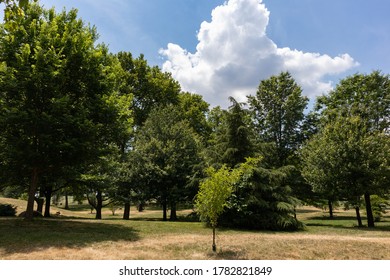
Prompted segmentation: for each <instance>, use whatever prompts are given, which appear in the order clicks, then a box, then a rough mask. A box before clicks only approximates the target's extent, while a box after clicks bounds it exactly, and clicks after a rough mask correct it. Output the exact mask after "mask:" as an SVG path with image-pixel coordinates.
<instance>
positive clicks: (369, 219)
mask: <svg viewBox="0 0 390 280" xmlns="http://www.w3.org/2000/svg"><path fill="white" fill-rule="evenodd" d="M364 200H365V202H366V212H367V225H368V227H375V222H374V215H373V214H372V206H371V197H370V194H369V193H368V192H366V193H365V194H364Z"/></svg>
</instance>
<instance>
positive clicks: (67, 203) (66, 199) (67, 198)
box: [65, 191, 69, 210]
mask: <svg viewBox="0 0 390 280" xmlns="http://www.w3.org/2000/svg"><path fill="white" fill-rule="evenodd" d="M65 209H66V210H69V197H68V192H67V191H65Z"/></svg>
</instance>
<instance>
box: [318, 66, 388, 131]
mask: <svg viewBox="0 0 390 280" xmlns="http://www.w3.org/2000/svg"><path fill="white" fill-rule="evenodd" d="M317 103H318V104H317V107H318V110H321V116H322V122H327V121H332V119H333V118H337V116H343V117H353V116H359V117H360V118H361V121H362V122H364V123H365V126H366V127H367V130H368V131H387V132H388V131H389V127H390V118H389V116H390V76H389V75H384V74H381V73H380V72H379V71H374V72H372V73H371V74H367V75H365V74H355V75H352V76H349V77H347V78H345V79H343V80H341V81H340V82H339V84H338V85H337V86H336V88H335V89H334V90H333V91H331V92H330V93H329V95H325V96H321V97H320V98H319V99H318V102H317Z"/></svg>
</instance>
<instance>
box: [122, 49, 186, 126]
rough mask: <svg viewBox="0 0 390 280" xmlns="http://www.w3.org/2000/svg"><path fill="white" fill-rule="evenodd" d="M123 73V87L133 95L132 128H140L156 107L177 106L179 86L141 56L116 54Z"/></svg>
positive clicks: (168, 75) (125, 53) (123, 53)
mask: <svg viewBox="0 0 390 280" xmlns="http://www.w3.org/2000/svg"><path fill="white" fill-rule="evenodd" d="M117 57H118V59H119V61H120V62H121V65H122V68H123V70H124V71H125V73H126V74H125V80H126V83H125V86H126V87H127V91H129V92H131V93H132V94H133V101H132V107H131V109H132V111H133V117H134V126H136V127H141V126H142V125H143V123H144V122H145V121H146V119H147V118H148V116H149V113H150V112H151V111H152V110H153V109H154V108H156V107H161V106H165V105H169V104H178V102H179V93H180V85H179V83H178V82H177V81H175V80H174V79H173V78H172V76H171V74H169V73H166V72H162V71H161V70H160V69H159V68H158V67H157V66H154V67H151V66H149V65H148V62H147V61H146V59H145V58H144V56H143V55H140V56H139V57H138V58H136V59H134V58H133V57H132V55H131V53H128V52H119V53H118V54H117Z"/></svg>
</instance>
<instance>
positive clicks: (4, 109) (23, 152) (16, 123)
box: [0, 3, 117, 219]
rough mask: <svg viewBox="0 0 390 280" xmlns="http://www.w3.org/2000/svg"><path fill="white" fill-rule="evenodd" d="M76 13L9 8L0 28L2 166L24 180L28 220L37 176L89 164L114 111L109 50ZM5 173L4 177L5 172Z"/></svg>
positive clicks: (12, 179)
mask: <svg viewBox="0 0 390 280" xmlns="http://www.w3.org/2000/svg"><path fill="white" fill-rule="evenodd" d="M97 37H98V35H97V33H96V30H95V29H94V28H90V27H88V26H86V25H85V24H84V22H83V21H82V20H80V19H77V12H76V10H71V11H70V12H68V13H67V12H65V11H63V12H61V13H59V14H57V13H56V12H55V11H54V9H51V10H44V9H43V8H42V7H40V6H39V5H38V4H34V3H32V4H28V5H25V6H23V7H22V13H19V12H15V11H14V10H7V11H6V13H5V17H4V23H2V24H1V25H0V100H1V103H0V129H1V131H2V134H1V140H0V144H1V150H2V153H1V156H2V159H1V165H0V171H1V172H2V173H3V174H2V176H3V179H4V178H6V179H7V180H6V181H7V182H6V183H8V184H12V183H18V182H19V181H20V177H24V178H29V181H30V184H29V187H28V204H27V214H26V218H28V219H31V218H32V215H33V204H34V197H35V194H36V192H37V190H38V186H39V181H40V178H42V176H44V175H46V174H50V173H52V172H59V170H62V169H64V168H66V167H68V166H73V167H77V166H81V165H83V164H86V163H88V162H90V161H94V160H95V159H96V158H97V157H98V156H99V154H98V152H100V151H101V150H100V149H97V147H100V146H101V145H104V144H105V143H106V142H107V141H110V140H109V138H110V131H109V130H108V129H107V128H108V124H111V123H113V122H114V120H115V118H116V116H117V113H116V109H115V108H113V107H112V106H109V103H108V102H106V101H107V99H108V98H109V96H110V95H111V93H112V80H111V79H110V78H109V77H110V67H109V65H107V64H108V63H109V61H108V60H107V57H108V56H107V48H106V47H105V46H103V45H100V46H95V42H96V40H97ZM5 174H7V175H6V176H5Z"/></svg>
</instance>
